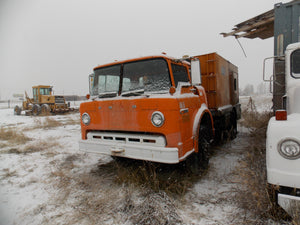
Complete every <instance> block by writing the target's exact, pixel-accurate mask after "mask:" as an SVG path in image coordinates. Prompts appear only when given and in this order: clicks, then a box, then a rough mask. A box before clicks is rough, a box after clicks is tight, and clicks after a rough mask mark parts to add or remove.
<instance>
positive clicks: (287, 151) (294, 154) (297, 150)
mask: <svg viewBox="0 0 300 225" xmlns="http://www.w3.org/2000/svg"><path fill="white" fill-rule="evenodd" d="M278 151H279V153H280V155H281V156H282V157H284V158H286V159H298V158H300V144H299V142H298V141H296V140H292V139H286V140H283V141H282V142H280V143H279V145H278Z"/></svg>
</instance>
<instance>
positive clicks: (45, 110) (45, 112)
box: [41, 104, 51, 115]
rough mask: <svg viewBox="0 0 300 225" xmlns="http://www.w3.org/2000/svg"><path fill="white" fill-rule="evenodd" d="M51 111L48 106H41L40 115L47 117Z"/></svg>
mask: <svg viewBox="0 0 300 225" xmlns="http://www.w3.org/2000/svg"><path fill="white" fill-rule="evenodd" d="M50 111H51V108H50V106H49V105H48V104H43V105H42V107H41V114H42V115H49V114H50Z"/></svg>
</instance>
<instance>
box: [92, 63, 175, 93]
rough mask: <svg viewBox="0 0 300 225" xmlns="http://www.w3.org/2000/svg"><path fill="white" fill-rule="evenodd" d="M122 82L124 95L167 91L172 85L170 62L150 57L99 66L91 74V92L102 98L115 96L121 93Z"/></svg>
mask: <svg viewBox="0 0 300 225" xmlns="http://www.w3.org/2000/svg"><path fill="white" fill-rule="evenodd" d="M121 66H123V69H121ZM121 71H123V72H122V74H121ZM120 77H122V82H121V80H120ZM120 82H121V84H122V87H121V95H122V96H134V95H141V94H143V93H146V92H155V93H166V92H168V91H169V89H170V87H171V80H170V75H169V70H168V64H167V62H166V61H165V60H164V59H149V60H144V61H136V62H130V63H125V64H119V65H115V66H110V67H103V68H99V69H97V70H95V75H90V88H91V89H90V94H91V95H97V96H99V97H102V98H104V97H115V96H117V95H118V93H119V90H120Z"/></svg>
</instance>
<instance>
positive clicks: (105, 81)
mask: <svg viewBox="0 0 300 225" xmlns="http://www.w3.org/2000/svg"><path fill="white" fill-rule="evenodd" d="M120 74H121V65H115V66H110V67H104V68H100V69H97V70H96V71H95V79H94V81H93V85H92V89H91V95H99V96H107V95H106V93H109V96H111V95H112V93H115V95H117V93H118V92H119V87H120Z"/></svg>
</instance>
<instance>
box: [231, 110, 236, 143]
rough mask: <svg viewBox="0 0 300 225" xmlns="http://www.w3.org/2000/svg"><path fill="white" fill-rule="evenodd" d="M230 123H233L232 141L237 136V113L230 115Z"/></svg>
mask: <svg viewBox="0 0 300 225" xmlns="http://www.w3.org/2000/svg"><path fill="white" fill-rule="evenodd" d="M230 123H231V129H230V138H231V140H233V139H235V138H236V136H237V120H236V113H235V112H234V111H233V112H231V114H230Z"/></svg>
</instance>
